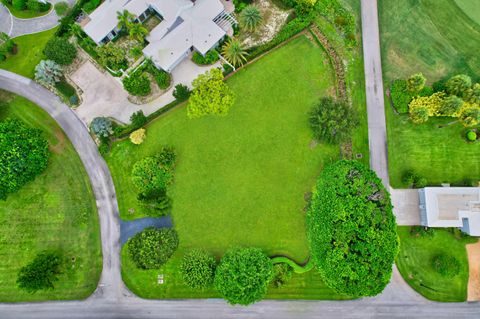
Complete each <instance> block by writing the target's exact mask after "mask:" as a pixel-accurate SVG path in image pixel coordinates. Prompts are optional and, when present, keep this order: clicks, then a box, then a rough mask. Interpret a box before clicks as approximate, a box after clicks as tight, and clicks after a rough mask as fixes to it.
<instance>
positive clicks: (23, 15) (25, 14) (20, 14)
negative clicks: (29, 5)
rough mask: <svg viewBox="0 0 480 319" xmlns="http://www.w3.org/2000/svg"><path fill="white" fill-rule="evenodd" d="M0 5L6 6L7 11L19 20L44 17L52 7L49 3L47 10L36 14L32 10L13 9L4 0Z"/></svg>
mask: <svg viewBox="0 0 480 319" xmlns="http://www.w3.org/2000/svg"><path fill="white" fill-rule="evenodd" d="M1 1H2V3H3V4H4V5H5V6H7V8H8V10H10V13H11V14H12V15H13V16H15V17H17V18H20V19H31V18H37V17H41V16H44V15H46V14H47V13H49V12H50V10H51V9H52V5H51V4H50V3H49V9H48V10H46V11H43V12H37V11H34V10H28V9H27V10H18V9H15V8H14V7H13V6H12V5H11V4H10V3H8V2H7V1H6V0H1Z"/></svg>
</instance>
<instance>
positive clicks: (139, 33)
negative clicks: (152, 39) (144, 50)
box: [129, 23, 148, 42]
mask: <svg viewBox="0 0 480 319" xmlns="http://www.w3.org/2000/svg"><path fill="white" fill-rule="evenodd" d="M129 34H130V38H132V39H136V40H137V41H138V42H143V39H144V38H145V37H146V36H147V34H148V30H147V28H145V27H144V26H143V25H142V24H141V23H134V24H132V25H131V26H130V30H129Z"/></svg>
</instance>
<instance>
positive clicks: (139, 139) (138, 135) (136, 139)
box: [130, 128, 145, 145]
mask: <svg viewBox="0 0 480 319" xmlns="http://www.w3.org/2000/svg"><path fill="white" fill-rule="evenodd" d="M144 140H145V129H144V128H139V129H138V130H136V131H133V132H132V133H131V134H130V142H132V143H133V144H135V145H140V144H142V143H143V141H144Z"/></svg>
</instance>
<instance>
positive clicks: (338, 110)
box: [308, 97, 357, 144]
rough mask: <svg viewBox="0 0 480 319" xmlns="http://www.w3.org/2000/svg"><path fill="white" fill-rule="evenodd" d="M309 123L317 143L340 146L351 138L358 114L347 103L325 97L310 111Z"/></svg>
mask: <svg viewBox="0 0 480 319" xmlns="http://www.w3.org/2000/svg"><path fill="white" fill-rule="evenodd" d="M308 122H309V124H310V128H311V129H312V132H313V137H314V138H315V139H316V140H317V141H319V142H326V143H329V144H338V143H342V142H345V141H346V140H348V139H349V138H350V134H351V132H352V129H353V128H354V127H355V126H356V124H357V113H356V112H355V110H354V109H353V108H351V107H350V106H349V105H348V104H347V103H345V102H336V101H334V100H333V99H332V98H331V97H324V98H322V99H320V101H319V102H318V103H316V104H315V105H314V106H313V108H312V109H311V110H310V113H309V118H308Z"/></svg>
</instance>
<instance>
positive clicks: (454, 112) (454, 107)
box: [439, 95, 463, 117]
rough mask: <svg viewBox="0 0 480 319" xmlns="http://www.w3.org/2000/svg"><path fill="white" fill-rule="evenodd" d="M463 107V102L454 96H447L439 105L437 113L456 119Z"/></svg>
mask: <svg viewBox="0 0 480 319" xmlns="http://www.w3.org/2000/svg"><path fill="white" fill-rule="evenodd" d="M462 106H463V100H462V99H461V98H459V97H457V96H455V95H450V96H447V97H446V98H445V99H444V100H443V103H442V104H441V105H440V108H439V113H440V114H441V115H443V116H453V117H458V115H459V114H460V110H461V109H462Z"/></svg>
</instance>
